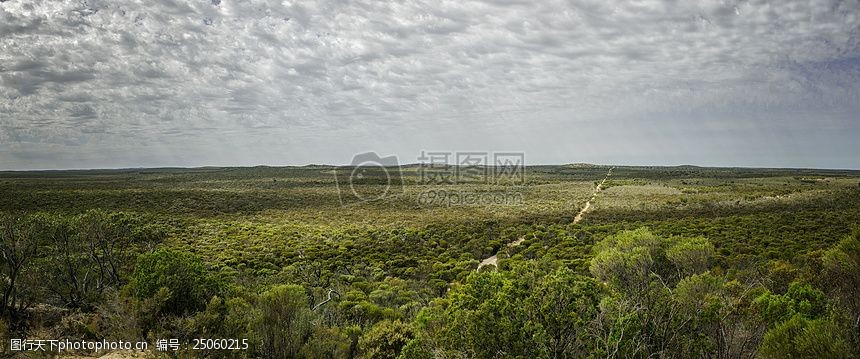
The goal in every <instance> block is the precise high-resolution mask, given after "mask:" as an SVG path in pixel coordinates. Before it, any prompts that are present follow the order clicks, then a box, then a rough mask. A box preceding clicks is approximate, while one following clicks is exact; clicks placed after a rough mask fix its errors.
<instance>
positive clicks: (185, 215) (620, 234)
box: [0, 164, 860, 359]
mask: <svg viewBox="0 0 860 359" xmlns="http://www.w3.org/2000/svg"><path fill="white" fill-rule="evenodd" d="M339 170H342V168H335V167H329V166H304V167H247V168H221V167H204V168H193V169H184V168H154V169H127V170H86V171H85V170H80V171H30V172H12V171H10V172H0V240H2V242H0V260H2V262H0V273H2V275H3V278H4V280H3V281H0V293H2V302H0V335H2V337H3V350H4V353H5V355H8V356H12V357H20V358H41V357H53V356H56V355H58V354H59V356H60V357H69V358H71V357H75V358H81V357H100V356H103V355H106V354H108V353H107V352H104V351H102V352H93V351H87V350H79V351H66V352H63V353H56V352H54V353H51V352H47V351H42V352H40V351H13V350H11V349H10V347H9V346H7V344H9V343H10V340H12V339H28V340H40V339H45V340H46V339H55V340H64V339H68V340H73V341H74V340H78V341H80V340H91V341H98V340H113V341H116V340H123V341H132V340H134V341H147V342H149V343H156V342H157V341H158V340H161V339H168V338H169V339H176V340H178V342H179V343H182V345H181V346H179V347H178V348H173V349H170V350H164V351H161V350H155V349H154V347H150V349H149V350H146V351H144V352H141V353H127V352H122V351H120V352H117V353H114V354H116V355H127V357H138V356H135V355H143V356H146V357H155V358H161V357H163V358H173V357H181V358H189V357H193V358H404V359H406V358H422V359H423V358H427V359H431V358H857V357H860V171H849V170H813V169H755V168H706V167H695V166H677V167H635V166H617V167H614V168H612V170H611V171H610V167H609V166H601V165H586V164H578V165H559V166H529V167H526V168H525V173H524V176H523V179H524V180H523V182H522V183H486V182H482V181H477V180H476V181H462V182H458V183H453V184H446V183H443V184H426V183H423V182H422V181H421V180H420V179H419V174H418V172H417V169H416V168H414V167H409V166H405V167H403V168H402V175H403V178H402V182H403V183H402V186H400V187H398V188H396V189H397V191H396V193H394V194H392V195H389V196H386V197H384V198H380V199H376V200H371V201H360V202H356V203H344V201H343V199H342V198H343V195H344V193H343V191H344V189H343V186H339V185H338V182H337V181H338V179H337V176H336V174H337V173H336V172H337V171H339ZM374 185H377V184H376V183H374V180H373V178H372V176H371V177H369V179H368V180H367V182H365V183H358V184H356V186H357V187H362V186H368V188H369V186H374ZM353 190H354V189H353ZM428 190H437V191H438V190H446V191H450V193H467V192H468V193H491V194H492V193H508V192H514V193H516V194H517V198H521V199H522V201H519V202H516V203H504V204H487V203H478V204H457V205H451V204H450V203H445V204H442V205H434V204H430V205H426V204H423V203H419V202H417V201H416V198H417V197H418V196H419V195H420V194H421V193H426V191H428ZM586 203H588V206H586ZM492 256H495V258H493V259H497V260H496V261H494V262H493V263H492V264H489V265H480V264H482V262H483V261H484V260H486V259H487V258H490V257H492ZM479 265H480V266H479ZM195 342H196V343H201V342H203V343H204V345H202V347H201V346H197V347H195V345H193V343H195ZM120 357H123V356H114V358H120Z"/></svg>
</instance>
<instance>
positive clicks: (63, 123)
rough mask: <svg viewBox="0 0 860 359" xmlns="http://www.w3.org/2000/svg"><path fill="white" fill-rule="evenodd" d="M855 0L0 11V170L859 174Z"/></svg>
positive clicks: (93, 1)
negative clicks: (506, 165) (727, 169)
mask: <svg viewBox="0 0 860 359" xmlns="http://www.w3.org/2000/svg"><path fill="white" fill-rule="evenodd" d="M858 99H860V2H858V1H836V0H804V1H800V0H782V1H772V2H771V1H760V0H750V1H696V2H694V1H682V0H642V1H624V2H621V1H618V2H614V1H606V0H570V1H556V0H547V1H531V0H523V1H520V0H499V1H459V0H458V1H447V0H442V1H350V2H341V1H301V2H299V1H295V2H290V1H259V0H257V1H231V0H205V1H203V0H201V1H188V2H184V1H174V0H154V1H146V2H142V1H107V0H87V1H62V2H61V1H23V0H6V1H3V2H0V169H3V168H7V169H26V168H80V167H131V166H162V165H184V166H192V165H209V164H212V165H230V164H233V165H252V164H303V163H312V162H315V163H348V162H349V160H350V157H351V155H352V153H358V152H363V151H365V150H378V151H381V152H383V153H396V154H399V155H400V156H401V157H403V158H404V159H403V160H402V161H405V162H409V161H414V157H415V155H416V154H417V153H418V151H419V150H420V149H444V150H524V151H526V152H527V154H528V156H529V160H530V162H532V163H535V162H543V163H548V162H555V163H566V162H581V161H591V162H612V163H653V164H673V163H697V164H714V165H763V166H808V167H854V168H860V159H858V158H857V157H858V156H856V154H857V153H860V145H858V144H857V143H858V142H860V141H857V138H858V137H860V124H858V122H857V118H858V114H860V105H858Z"/></svg>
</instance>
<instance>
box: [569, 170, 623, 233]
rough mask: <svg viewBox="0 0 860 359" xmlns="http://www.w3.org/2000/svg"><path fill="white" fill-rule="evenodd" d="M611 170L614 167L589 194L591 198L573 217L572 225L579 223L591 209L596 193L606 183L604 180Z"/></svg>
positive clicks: (610, 173)
mask: <svg viewBox="0 0 860 359" xmlns="http://www.w3.org/2000/svg"><path fill="white" fill-rule="evenodd" d="M613 168H615V167H612V168H610V169H609V172H606V177H603V181H600V183H598V184H597V187H596V188H594V192H592V193H591V198H590V199H589V200H588V201H587V202H585V206H582V209H581V210H579V213H577V214H576V217H573V224H577V223H579V221H581V220H582V217H583V216H585V212H588V210H589V209H590V208H591V202H592V201H594V199H595V198H597V193H599V192H600V190H601V189H603V184H604V183H606V180H607V179H609V176H611V175H612V169H613Z"/></svg>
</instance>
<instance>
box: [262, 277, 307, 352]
mask: <svg viewBox="0 0 860 359" xmlns="http://www.w3.org/2000/svg"><path fill="white" fill-rule="evenodd" d="M257 308H258V310H259V313H258V316H257V321H256V323H255V325H254V331H255V332H256V333H257V335H259V338H260V340H261V347H260V348H261V352H262V354H263V355H264V356H266V357H269V358H294V357H297V356H298V354H299V351H300V350H301V349H302V347H303V346H304V344H305V342H306V341H307V339H308V337H310V335H311V329H312V324H311V321H312V320H313V318H314V315H313V312H312V311H311V309H310V304H309V297H308V294H307V292H306V291H305V289H304V288H303V287H301V286H298V285H292V284H291V285H279V286H275V287H273V288H271V289H269V290H267V291H265V292H263V293H262V294H260V297H259V298H258V300H257Z"/></svg>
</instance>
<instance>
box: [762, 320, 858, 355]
mask: <svg viewBox="0 0 860 359" xmlns="http://www.w3.org/2000/svg"><path fill="white" fill-rule="evenodd" d="M759 356H760V357H761V358H809V359H817V358H850V357H852V349H851V346H850V342H849V341H848V340H847V339H846V338H845V330H843V328H840V327H839V325H837V324H836V323H835V322H834V321H832V320H831V319H830V318H821V319H807V318H806V317H804V316H803V315H802V314H795V315H794V316H792V317H791V318H790V319H788V320H786V321H783V322H781V323H778V324H777V325H776V326H775V327H773V328H771V329H770V330H768V332H767V333H766V334H765V336H764V341H763V342H762V344H761V347H760V348H759Z"/></svg>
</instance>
